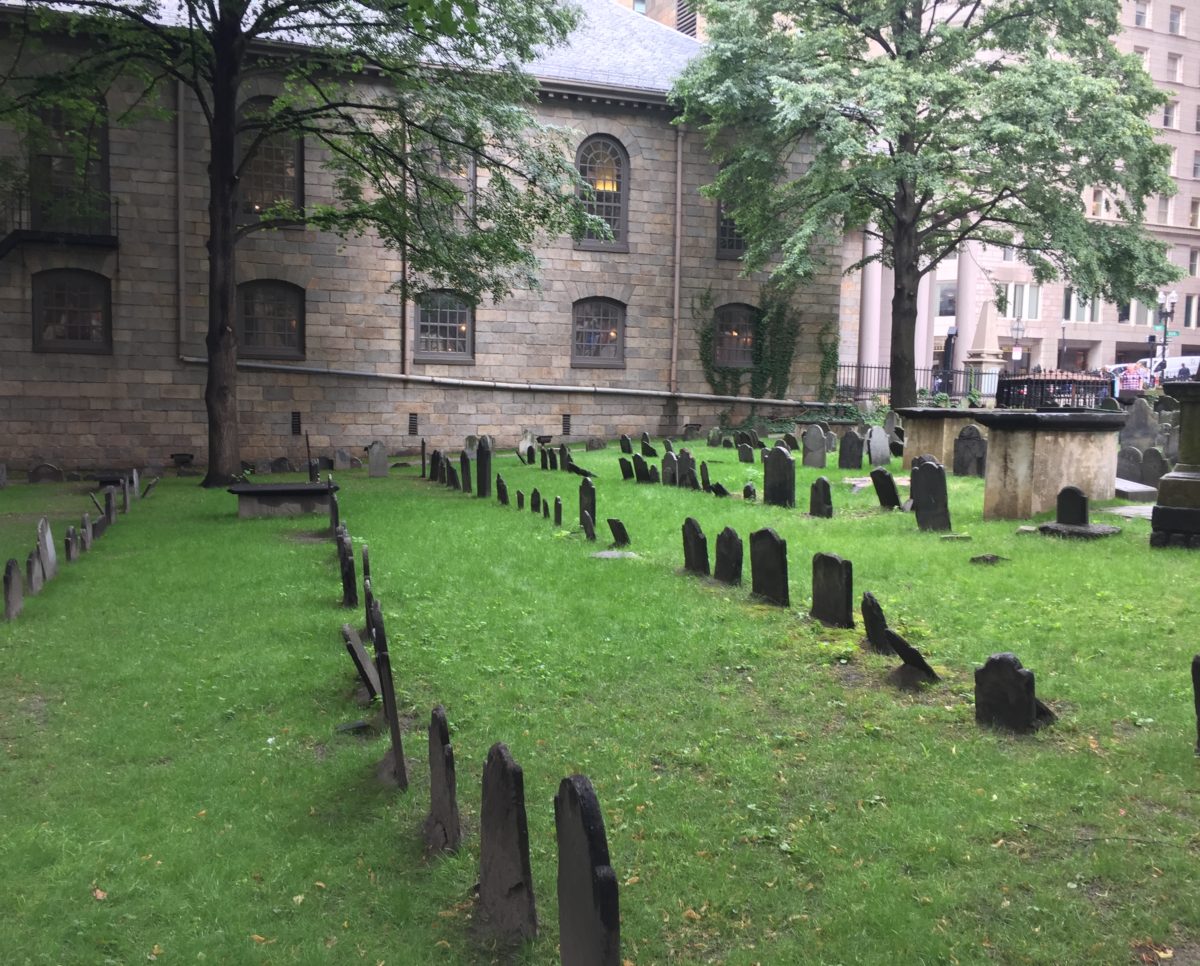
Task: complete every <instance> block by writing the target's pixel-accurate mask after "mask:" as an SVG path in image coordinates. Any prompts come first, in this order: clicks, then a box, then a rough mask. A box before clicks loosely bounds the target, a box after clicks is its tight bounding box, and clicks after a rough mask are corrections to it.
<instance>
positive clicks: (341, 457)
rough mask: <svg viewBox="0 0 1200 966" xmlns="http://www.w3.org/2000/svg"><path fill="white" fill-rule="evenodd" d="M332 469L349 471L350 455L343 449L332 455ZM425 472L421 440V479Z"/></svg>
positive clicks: (423, 443) (422, 441) (423, 450)
mask: <svg viewBox="0 0 1200 966" xmlns="http://www.w3.org/2000/svg"><path fill="white" fill-rule="evenodd" d="M333 468H334V469H335V470H348V469H350V454H349V453H347V452H346V451H345V450H344V449H339V450H337V451H335V452H334V454H333ZM425 472H426V457H425V439H424V437H422V439H421V479H425Z"/></svg>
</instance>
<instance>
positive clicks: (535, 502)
mask: <svg viewBox="0 0 1200 966" xmlns="http://www.w3.org/2000/svg"><path fill="white" fill-rule="evenodd" d="M529 509H530V511H531V512H533V513H541V512H542V494H541V492H540V491H539V490H538V489H537V487H534V490H533V492H532V493H530V494H529Z"/></svg>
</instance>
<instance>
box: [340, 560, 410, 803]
mask: <svg viewBox="0 0 1200 966" xmlns="http://www.w3.org/2000/svg"><path fill="white" fill-rule="evenodd" d="M351 559H352V560H353V559H354V558H353V557H351ZM371 633H372V634H373V635H374V639H375V669H376V671H377V672H378V673H379V693H380V697H382V698H383V717H384V720H385V721H386V722H387V725H388V733H389V735H390V736H391V739H392V747H391V749H390V750H389V751H388V752H387V754H385V755H384V756H383V758H382V759H381V760H380V762H379V765H378V766H377V768H376V770H375V774H376V776H377V777H378V778H379V779H380V781H383V782H385V783H386V784H388V785H394V786H395V787H396V788H399V789H400V791H402V792H403V791H407V790H408V764H407V762H405V760H404V742H403V741H402V740H401V737H400V712H399V711H398V710H397V709H396V689H395V685H394V684H393V682H392V659H391V655H389V654H388V643H387V632H386V631H385V630H384V626H383V609H382V608H381V607H380V606H379V601H378V600H376V601H375V602H374V603H373V604H372V605H371Z"/></svg>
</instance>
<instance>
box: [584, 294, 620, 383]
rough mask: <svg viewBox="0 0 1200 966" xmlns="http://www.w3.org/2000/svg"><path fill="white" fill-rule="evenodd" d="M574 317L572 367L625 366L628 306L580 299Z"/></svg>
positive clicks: (603, 300)
mask: <svg viewBox="0 0 1200 966" xmlns="http://www.w3.org/2000/svg"><path fill="white" fill-rule="evenodd" d="M571 316H572V333H571V365H573V366H607V367H610V368H619V367H623V366H624V365H625V306H624V305H622V304H621V303H620V302H618V301H616V300H614V299H603V298H594V299H580V300H579V301H578V302H576V303H575V304H574V306H572V309H571Z"/></svg>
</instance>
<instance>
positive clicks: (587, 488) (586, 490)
mask: <svg viewBox="0 0 1200 966" xmlns="http://www.w3.org/2000/svg"><path fill="white" fill-rule="evenodd" d="M585 511H586V512H587V513H589V514H591V517H592V522H593V523H595V522H596V485H595V484H594V483H593V482H592V481H591V480H589V479H588V478H587V477H584V480H583V482H582V483H580V484H579V525H580V526H583V514H584V512H585Z"/></svg>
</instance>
